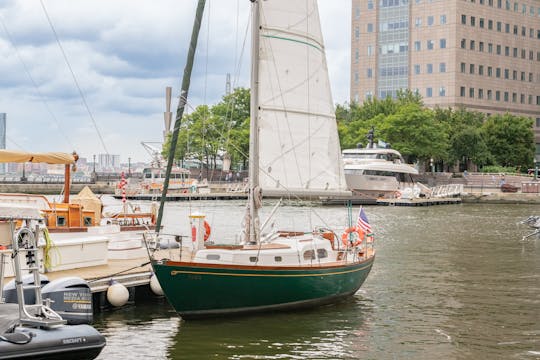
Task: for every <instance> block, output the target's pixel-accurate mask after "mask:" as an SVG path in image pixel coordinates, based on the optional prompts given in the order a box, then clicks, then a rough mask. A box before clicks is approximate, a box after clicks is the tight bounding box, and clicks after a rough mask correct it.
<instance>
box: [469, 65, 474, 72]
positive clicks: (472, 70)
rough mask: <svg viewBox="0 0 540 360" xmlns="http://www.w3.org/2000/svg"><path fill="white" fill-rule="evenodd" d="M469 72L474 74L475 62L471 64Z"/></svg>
mask: <svg viewBox="0 0 540 360" xmlns="http://www.w3.org/2000/svg"><path fill="white" fill-rule="evenodd" d="M469 74H474V64H469Z"/></svg>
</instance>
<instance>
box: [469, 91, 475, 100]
mask: <svg viewBox="0 0 540 360" xmlns="http://www.w3.org/2000/svg"><path fill="white" fill-rule="evenodd" d="M469 97H470V98H473V99H474V88H469Z"/></svg>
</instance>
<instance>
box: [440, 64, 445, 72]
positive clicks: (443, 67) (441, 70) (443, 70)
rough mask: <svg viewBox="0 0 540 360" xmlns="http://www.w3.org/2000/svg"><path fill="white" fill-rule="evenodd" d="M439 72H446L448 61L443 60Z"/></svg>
mask: <svg viewBox="0 0 540 360" xmlns="http://www.w3.org/2000/svg"><path fill="white" fill-rule="evenodd" d="M439 72H442V73H444V72H446V63H443V62H442V63H440V64H439Z"/></svg>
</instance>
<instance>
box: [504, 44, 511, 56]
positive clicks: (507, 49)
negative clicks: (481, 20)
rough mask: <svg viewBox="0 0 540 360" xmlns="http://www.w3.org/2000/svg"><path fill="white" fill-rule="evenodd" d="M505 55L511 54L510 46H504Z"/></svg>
mask: <svg viewBox="0 0 540 360" xmlns="http://www.w3.org/2000/svg"><path fill="white" fill-rule="evenodd" d="M504 56H510V47H509V46H505V47H504Z"/></svg>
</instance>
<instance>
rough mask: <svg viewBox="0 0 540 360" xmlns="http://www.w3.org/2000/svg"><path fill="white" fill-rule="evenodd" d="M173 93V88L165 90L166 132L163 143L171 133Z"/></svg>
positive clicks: (164, 114) (164, 116)
mask: <svg viewBox="0 0 540 360" xmlns="http://www.w3.org/2000/svg"><path fill="white" fill-rule="evenodd" d="M171 93H172V88H171V87H170V86H167V87H166V88H165V112H164V113H163V118H164V120H165V130H164V131H163V141H165V140H167V135H169V133H170V132H171V122H172V112H171Z"/></svg>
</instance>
